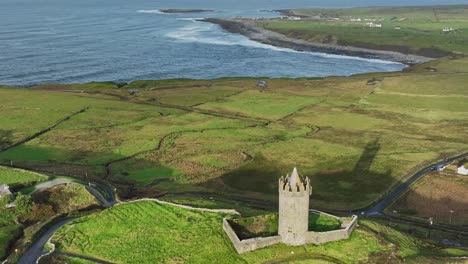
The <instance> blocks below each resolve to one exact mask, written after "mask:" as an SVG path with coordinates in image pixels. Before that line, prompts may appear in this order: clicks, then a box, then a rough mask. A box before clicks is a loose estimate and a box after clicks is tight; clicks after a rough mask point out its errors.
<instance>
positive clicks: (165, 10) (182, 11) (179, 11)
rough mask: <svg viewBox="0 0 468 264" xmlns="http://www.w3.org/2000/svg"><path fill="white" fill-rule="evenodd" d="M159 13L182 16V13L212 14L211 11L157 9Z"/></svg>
mask: <svg viewBox="0 0 468 264" xmlns="http://www.w3.org/2000/svg"><path fill="white" fill-rule="evenodd" d="M159 11H160V12H161V13H165V14H180V13H181V14H183V13H206V12H214V10H213V9H159Z"/></svg>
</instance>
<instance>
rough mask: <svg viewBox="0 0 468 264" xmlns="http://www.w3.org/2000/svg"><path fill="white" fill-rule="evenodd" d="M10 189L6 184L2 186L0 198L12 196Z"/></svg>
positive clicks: (0, 187) (0, 185)
mask: <svg viewBox="0 0 468 264" xmlns="http://www.w3.org/2000/svg"><path fill="white" fill-rule="evenodd" d="M11 194H12V193H11V192H10V187H8V185H6V184H0V198H1V197H3V196H6V195H11Z"/></svg>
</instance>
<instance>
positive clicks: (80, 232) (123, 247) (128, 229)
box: [52, 201, 466, 263]
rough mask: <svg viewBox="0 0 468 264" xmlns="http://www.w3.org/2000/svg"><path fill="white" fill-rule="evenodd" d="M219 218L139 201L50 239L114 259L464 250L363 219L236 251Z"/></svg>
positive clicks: (331, 256)
mask: <svg viewBox="0 0 468 264" xmlns="http://www.w3.org/2000/svg"><path fill="white" fill-rule="evenodd" d="M223 217H224V215H222V214H216V213H208V212H200V211H192V210H187V209H182V208H179V207H175V206H172V205H162V204H159V203H157V202H150V201H142V202H135V203H129V204H122V205H118V206H116V207H114V208H112V209H108V210H105V211H102V212H99V213H96V214H93V215H90V216H86V217H84V218H81V219H78V220H76V221H74V222H72V223H70V224H68V225H66V226H64V227H62V228H61V229H59V231H58V233H56V234H55V235H54V237H53V239H52V241H53V243H55V244H56V245H57V250H58V252H61V253H74V254H79V255H82V256H91V257H94V258H97V259H101V260H105V261H109V262H112V263H154V262H160V263H179V262H184V263H207V262H209V263H265V262H272V261H275V262H276V261H286V262H287V263H296V262H294V261H297V263H301V262H300V261H306V262H304V263H311V261H315V260H321V261H324V263H356V262H369V263H376V262H378V261H379V259H381V260H382V259H385V260H387V259H391V258H395V255H394V254H395V253H397V254H398V255H399V257H400V258H402V259H406V260H415V259H416V260H417V259H418V257H420V256H422V257H429V260H431V257H434V256H438V257H444V256H460V254H461V255H464V254H466V252H465V253H464V252H460V250H456V249H442V248H439V247H436V246H433V245H430V244H428V243H426V242H423V241H420V240H417V239H414V238H411V237H409V236H406V235H404V234H402V233H400V232H398V231H395V230H393V229H392V228H389V227H386V226H384V225H382V224H379V223H377V222H372V221H368V220H366V221H365V222H364V226H365V227H366V228H365V229H361V228H358V229H357V230H355V231H354V232H353V234H352V236H351V238H350V239H348V240H343V241H338V242H332V243H327V244H325V245H320V246H314V245H307V246H306V247H291V246H286V245H283V244H278V245H274V246H270V247H267V248H264V249H260V250H256V251H253V252H249V253H244V254H241V255H239V254H237V253H236V251H235V249H234V248H233V246H232V245H231V243H230V241H229V238H228V237H227V236H226V235H225V233H224V231H223V230H222V218H223ZM374 232H376V233H377V232H378V233H379V235H376V234H374ZM389 241H390V242H392V243H393V246H392V245H391V244H390V243H389ZM115 245H119V246H118V247H115ZM292 252H294V253H292ZM392 252H393V253H392ZM394 260H397V259H394ZM307 261H308V262H307ZM313 263H316V262H313ZM318 263H319V262H318Z"/></svg>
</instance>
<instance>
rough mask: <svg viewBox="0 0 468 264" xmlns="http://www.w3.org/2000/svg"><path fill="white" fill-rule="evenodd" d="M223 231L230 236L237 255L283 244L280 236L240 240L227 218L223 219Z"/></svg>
mask: <svg viewBox="0 0 468 264" xmlns="http://www.w3.org/2000/svg"><path fill="white" fill-rule="evenodd" d="M223 229H224V231H225V232H226V234H227V235H228V237H229V239H230V240H231V242H232V244H233V245H234V248H235V249H236V251H237V253H239V254H240V253H244V252H248V251H252V250H256V249H259V248H264V247H268V246H271V245H274V244H278V243H280V242H281V237H280V236H272V237H256V238H250V239H245V240H240V239H239V237H238V236H237V234H236V232H235V231H234V229H232V227H231V225H230V224H229V222H228V220H227V219H226V218H224V219H223Z"/></svg>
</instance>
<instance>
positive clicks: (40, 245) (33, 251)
mask: <svg viewBox="0 0 468 264" xmlns="http://www.w3.org/2000/svg"><path fill="white" fill-rule="evenodd" d="M65 183H75V184H79V183H76V182H73V181H71V180H68V179H63V178H59V179H55V180H52V181H48V182H45V183H42V184H39V185H37V186H36V188H35V190H34V191H33V192H38V191H42V190H45V189H47V188H50V187H53V186H55V185H59V184H65ZM99 186H100V187H101V189H103V190H104V191H105V192H106V196H107V197H109V198H108V199H106V198H105V197H104V196H103V195H102V194H101V193H100V192H99V191H98V190H97V189H96V188H95V187H93V186H87V187H86V188H87V189H88V191H89V192H90V193H91V194H93V195H94V196H95V197H96V198H97V199H98V201H99V202H100V203H101V204H102V205H103V206H104V207H112V206H113V205H114V204H115V203H116V202H115V198H114V194H113V193H112V191H111V190H110V189H109V188H108V187H107V186H104V185H99ZM72 220H73V219H65V220H62V221H60V222H58V223H56V224H55V225H53V226H52V227H51V228H49V229H48V230H47V231H46V232H45V233H44V234H43V235H41V237H40V238H39V239H38V240H37V241H35V242H34V244H33V245H32V246H31V247H30V248H29V250H28V251H26V252H25V253H24V255H23V256H22V257H21V258H20V260H19V262H18V264H33V263H36V261H37V259H39V257H40V256H41V255H42V254H44V253H46V251H44V246H45V244H46V243H47V241H48V240H49V239H50V238H51V237H52V236H53V235H54V233H55V231H57V230H58V229H59V228H60V227H62V226H63V225H65V224H67V223H69V222H70V221H72Z"/></svg>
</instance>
